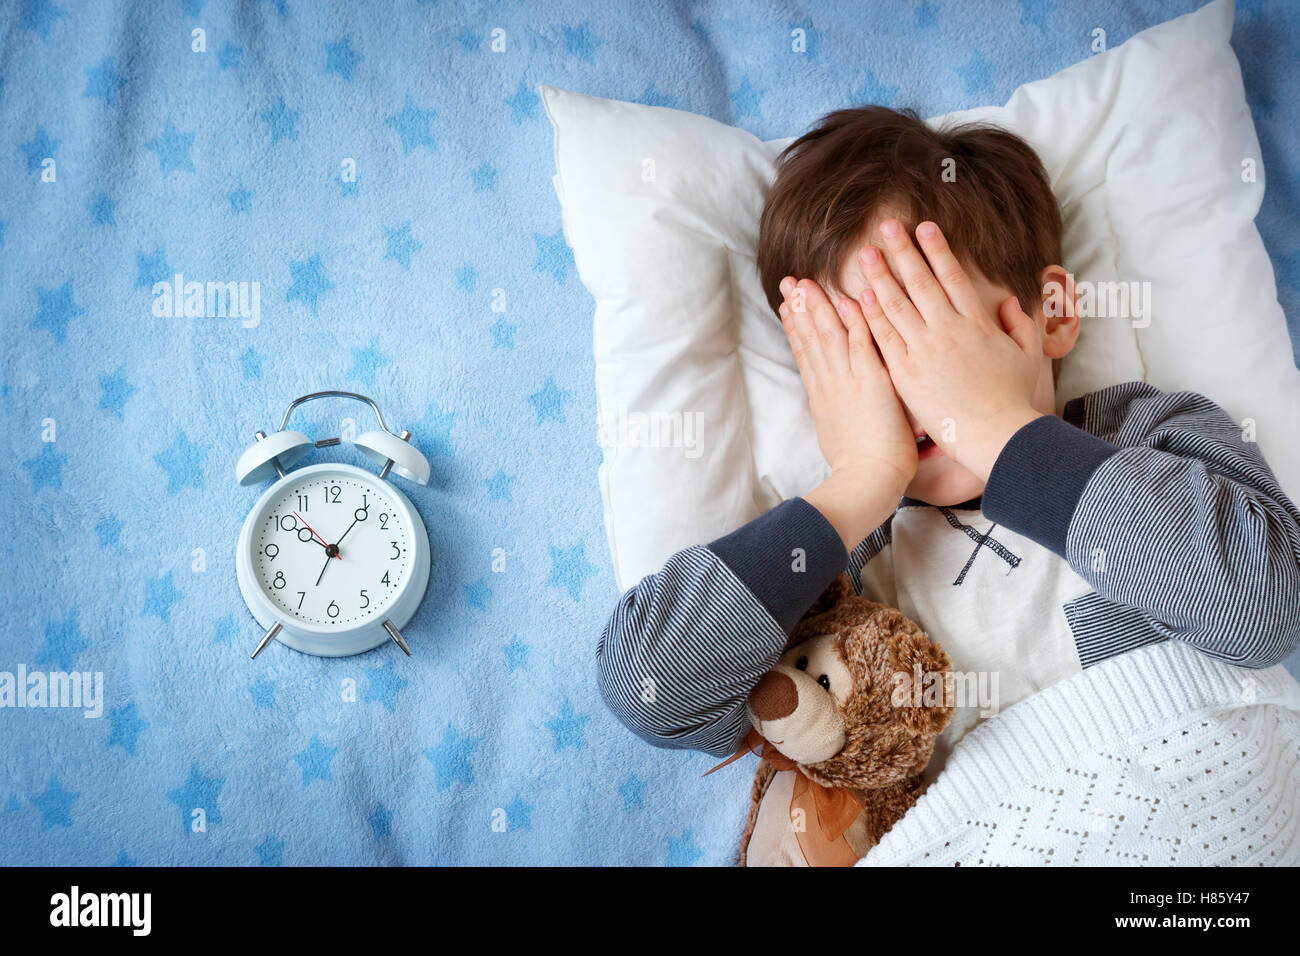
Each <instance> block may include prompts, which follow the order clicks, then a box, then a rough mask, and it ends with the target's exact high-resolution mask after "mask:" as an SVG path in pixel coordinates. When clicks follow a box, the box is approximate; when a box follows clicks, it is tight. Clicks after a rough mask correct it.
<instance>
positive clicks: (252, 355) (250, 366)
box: [239, 345, 266, 381]
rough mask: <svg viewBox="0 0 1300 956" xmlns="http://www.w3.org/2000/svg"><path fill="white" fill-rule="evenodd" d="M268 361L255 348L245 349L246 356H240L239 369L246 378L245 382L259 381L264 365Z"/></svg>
mask: <svg viewBox="0 0 1300 956" xmlns="http://www.w3.org/2000/svg"><path fill="white" fill-rule="evenodd" d="M264 361H266V359H265V356H263V355H262V353H261V352H259V351H258V350H257V349H255V348H253V346H251V345H250V346H249V347H248V348H246V349H244V354H243V355H241V356H239V368H240V371H241V373H242V374H243V376H244V380H245V381H248V380H250V379H258V378H261V377H262V363H263V362H264Z"/></svg>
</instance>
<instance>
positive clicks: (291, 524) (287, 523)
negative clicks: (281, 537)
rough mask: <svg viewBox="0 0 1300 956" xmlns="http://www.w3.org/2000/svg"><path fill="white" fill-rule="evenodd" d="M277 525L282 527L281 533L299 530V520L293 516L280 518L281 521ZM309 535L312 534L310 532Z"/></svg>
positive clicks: (281, 516)
mask: <svg viewBox="0 0 1300 956" xmlns="http://www.w3.org/2000/svg"><path fill="white" fill-rule="evenodd" d="M276 524H278V525H279V526H280V530H281V531H297V530H298V519H297V518H295V517H294V516H293V515H280V518H279V520H278V521H277V522H276ZM308 533H309V534H310V532H308Z"/></svg>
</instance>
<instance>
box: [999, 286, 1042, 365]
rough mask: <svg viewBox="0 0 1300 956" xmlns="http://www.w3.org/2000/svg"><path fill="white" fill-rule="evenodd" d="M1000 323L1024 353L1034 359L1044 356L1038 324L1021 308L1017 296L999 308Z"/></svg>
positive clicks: (1007, 300)
mask: <svg viewBox="0 0 1300 956" xmlns="http://www.w3.org/2000/svg"><path fill="white" fill-rule="evenodd" d="M998 321H999V322H1000V323H1001V325H1002V329H1003V331H1004V332H1006V333H1007V335H1009V336H1011V339H1012V341H1014V342H1015V343H1016V344H1017V345H1019V346H1020V350H1021V351H1022V352H1024V353H1025V354H1026V355H1029V356H1030V357H1032V358H1040V357H1041V356H1042V354H1043V351H1042V349H1043V346H1042V343H1041V342H1039V340H1038V323H1037V322H1035V321H1034V320H1033V317H1032V316H1029V315H1026V314H1025V311H1024V310H1023V309H1022V308H1020V300H1018V299H1017V298H1015V296H1011V297H1009V298H1006V299H1003V300H1002V303H1001V304H1000V305H999V306H998Z"/></svg>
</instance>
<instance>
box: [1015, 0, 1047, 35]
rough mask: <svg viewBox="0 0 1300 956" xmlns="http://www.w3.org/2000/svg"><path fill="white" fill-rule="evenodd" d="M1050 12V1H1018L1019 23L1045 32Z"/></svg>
mask: <svg viewBox="0 0 1300 956" xmlns="http://www.w3.org/2000/svg"><path fill="white" fill-rule="evenodd" d="M1051 12H1052V3H1051V0H1020V22H1021V23H1027V24H1029V25H1030V26H1035V27H1037V28H1038V29H1039V30H1041V31H1043V32H1044V33H1046V32H1047V17H1048V15H1050V14H1051Z"/></svg>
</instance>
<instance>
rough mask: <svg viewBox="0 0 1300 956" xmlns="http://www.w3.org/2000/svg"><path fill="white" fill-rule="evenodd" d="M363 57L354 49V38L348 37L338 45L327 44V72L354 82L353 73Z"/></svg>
mask: <svg viewBox="0 0 1300 956" xmlns="http://www.w3.org/2000/svg"><path fill="white" fill-rule="evenodd" d="M362 59H363V57H362V56H361V54H360V53H358V52H357V51H356V50H354V49H352V37H350V36H346V37H344V38H343V39H341V40H339V41H338V42H337V43H327V44H325V72H326V73H332V74H334V75H335V76H341V77H343V79H345V80H347V81H348V82H349V83H351V82H352V71H353V70H355V69H356V68H357V64H358V63H360V62H361V60H362Z"/></svg>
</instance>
